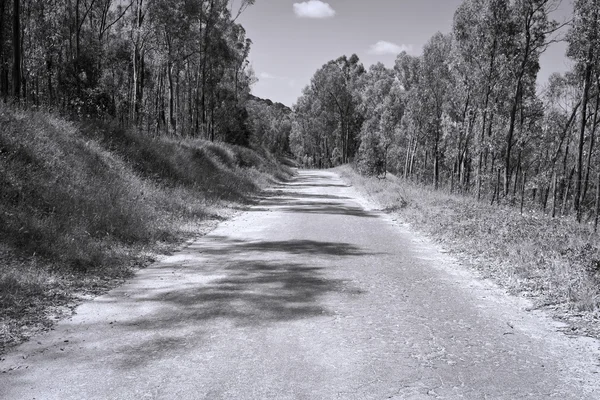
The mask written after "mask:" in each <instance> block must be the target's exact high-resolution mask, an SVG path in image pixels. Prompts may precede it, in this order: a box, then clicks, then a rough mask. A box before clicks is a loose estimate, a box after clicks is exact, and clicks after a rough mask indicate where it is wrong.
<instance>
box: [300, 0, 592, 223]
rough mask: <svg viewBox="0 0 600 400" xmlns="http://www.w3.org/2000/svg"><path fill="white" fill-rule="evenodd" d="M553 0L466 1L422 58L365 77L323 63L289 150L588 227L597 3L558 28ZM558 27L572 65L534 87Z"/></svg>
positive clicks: (349, 64)
mask: <svg viewBox="0 0 600 400" xmlns="http://www.w3.org/2000/svg"><path fill="white" fill-rule="evenodd" d="M558 4H559V1H558V0H517V1H507V0H465V1H463V3H462V4H461V6H460V7H459V8H458V10H457V11H456V13H455V16H454V24H453V29H452V32H451V33H449V34H442V33H437V34H435V35H434V36H433V37H432V38H431V39H430V40H429V42H428V43H427V44H426V45H425V46H424V49H423V53H422V55H420V56H412V55H409V54H407V53H405V52H403V53H401V54H399V55H398V57H397V59H396V63H395V66H394V67H393V68H386V67H385V66H384V65H383V64H377V65H373V66H371V67H370V68H369V69H368V70H367V69H365V68H364V67H363V66H362V64H361V63H360V61H359V59H358V57H357V56H355V55H353V56H351V57H350V58H346V57H341V58H339V59H337V60H335V61H330V62H329V63H327V64H325V65H324V66H323V67H322V68H320V69H319V70H318V71H317V72H316V73H315V75H314V76H313V78H312V80H311V83H310V85H309V86H307V87H306V88H305V89H304V92H303V95H302V96H301V97H300V98H299V99H298V102H297V104H296V105H295V107H294V112H295V119H294V121H293V124H292V132H291V136H290V147H291V150H292V151H293V152H294V154H295V155H296V157H297V158H298V159H299V160H302V161H303V162H304V164H305V165H307V166H314V167H328V166H336V165H340V164H344V163H347V162H349V161H354V162H355V163H356V165H357V167H358V168H359V170H360V171H361V172H362V173H364V174H366V175H379V176H383V175H385V172H386V171H391V172H393V173H396V174H397V175H399V176H403V177H404V178H406V179H408V180H411V181H413V182H421V183H427V184H431V185H433V186H434V188H436V189H437V188H444V189H447V190H448V191H450V192H452V193H466V194H470V195H472V196H474V197H476V198H477V199H479V200H482V201H484V200H485V201H487V202H489V203H496V204H513V205H523V206H524V207H526V208H529V209H539V210H544V211H545V212H546V213H547V214H548V215H552V216H567V215H571V216H573V217H574V218H575V219H576V220H578V221H580V222H594V221H595V220H597V215H598V206H599V205H600V201H599V199H600V196H598V194H599V193H600V182H599V181H598V180H599V179H600V168H599V166H600V151H599V150H598V138H597V135H598V133H597V130H598V129H597V128H598V124H599V121H600V112H599V105H600V58H599V54H600V53H599V52H598V49H600V46H599V44H600V42H599V41H600V36H599V33H600V18H599V11H598V10H600V3H599V2H598V0H577V1H575V2H574V9H573V19H572V20H571V21H567V22H566V23H559V22H557V21H554V20H552V18H551V14H552V12H553V11H554V10H555V9H556V7H557V6H558ZM563 28H564V29H563ZM561 29H562V30H561ZM565 30H568V32H567V34H566V35H565V38H564V40H566V41H567V43H568V51H567V56H568V57H569V58H570V59H571V60H572V61H573V62H574V67H573V70H572V71H570V72H568V73H566V74H564V75H560V74H554V75H553V76H552V77H551V78H550V80H549V82H547V83H545V85H544V86H543V89H542V90H538V87H537V83H538V82H537V75H538V71H539V69H540V66H539V60H540V56H541V54H542V53H543V52H544V51H545V50H546V49H547V47H548V46H550V45H551V44H552V43H554V42H555V41H557V40H560V39H561V37H560V36H559V33H560V32H563V31H565ZM597 178H598V179H597Z"/></svg>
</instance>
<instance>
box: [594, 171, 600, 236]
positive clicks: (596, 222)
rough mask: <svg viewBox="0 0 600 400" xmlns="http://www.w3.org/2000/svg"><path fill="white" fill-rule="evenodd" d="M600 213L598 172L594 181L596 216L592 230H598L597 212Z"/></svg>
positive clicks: (599, 177)
mask: <svg viewBox="0 0 600 400" xmlns="http://www.w3.org/2000/svg"><path fill="white" fill-rule="evenodd" d="M599 213H600V172H599V173H598V181H597V183H596V216H595V218H594V232H598V214H599Z"/></svg>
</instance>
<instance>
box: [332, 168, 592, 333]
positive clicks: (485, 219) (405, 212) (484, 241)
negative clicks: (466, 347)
mask: <svg viewBox="0 0 600 400" xmlns="http://www.w3.org/2000/svg"><path fill="white" fill-rule="evenodd" d="M338 171H339V172H340V173H341V174H342V176H343V177H344V178H345V179H346V180H348V181H350V182H352V183H353V184H354V185H356V186H357V187H358V188H359V189H360V190H362V191H363V192H364V193H366V194H368V195H369V196H370V197H371V198H373V199H374V200H375V201H376V202H377V203H378V204H379V205H380V206H381V208H382V209H384V210H386V211H388V212H394V213H397V214H398V215H399V217H400V218H401V219H402V220H403V221H405V222H408V223H410V225H411V226H412V227H413V228H415V229H416V230H418V231H421V232H423V233H426V234H427V235H430V236H432V237H434V238H435V239H437V240H439V241H441V242H442V244H443V245H444V247H446V248H447V249H449V250H451V251H453V252H454V253H455V254H457V255H458V256H459V258H461V259H462V260H463V261H466V262H468V263H469V264H470V265H471V266H473V267H474V268H476V269H477V270H478V271H479V272H480V273H481V275H483V276H484V277H488V278H491V279H493V280H495V281H496V282H498V283H500V284H501V285H502V286H504V287H506V288H508V289H509V290H510V291H511V292H513V293H519V294H521V295H523V296H526V297H530V298H532V300H533V301H534V304H536V306H538V307H546V308H549V309H552V310H553V311H554V312H555V313H556V315H557V316H558V317H560V318H562V319H565V320H568V321H569V322H570V323H571V326H572V327H573V328H574V330H577V331H580V333H583V334H589V335H593V336H596V337H600V241H599V238H598V235H596V234H594V233H593V232H592V231H591V229H590V228H589V227H587V226H581V225H579V224H577V223H574V222H573V221H572V220H570V219H561V218H556V219H552V218H550V217H548V216H546V215H543V214H541V213H537V212H533V213H532V212H528V213H523V215H521V214H520V212H519V211H518V210H516V209H514V208H510V207H497V206H490V205H489V204H486V203H483V202H477V201H476V200H475V199H473V198H470V197H465V196H459V195H450V194H448V193H444V192H441V191H434V190H432V189H430V188H426V187H422V186H418V185H414V184H411V183H409V182H404V181H403V180H402V179H399V178H396V177H394V176H392V175H388V178H387V179H385V180H378V179H376V178H366V177H362V176H360V175H358V174H357V173H355V172H354V171H353V170H352V169H351V168H350V167H349V166H344V167H340V168H339V169H338Z"/></svg>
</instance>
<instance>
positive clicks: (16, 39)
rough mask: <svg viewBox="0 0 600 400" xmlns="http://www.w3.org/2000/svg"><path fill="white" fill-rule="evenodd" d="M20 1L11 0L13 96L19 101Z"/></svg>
mask: <svg viewBox="0 0 600 400" xmlns="http://www.w3.org/2000/svg"><path fill="white" fill-rule="evenodd" d="M21 58H22V57H21V2H20V0H14V1H13V97H14V100H15V102H16V103H19V102H20V101H21Z"/></svg>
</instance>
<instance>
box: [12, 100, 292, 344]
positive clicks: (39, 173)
mask: <svg viewBox="0 0 600 400" xmlns="http://www.w3.org/2000/svg"><path fill="white" fill-rule="evenodd" d="M0 125H1V126H2V127H3V129H2V130H1V131H0V187H1V188H2V189H1V190H0V243H2V245H1V247H0V254H1V255H2V260H3V262H2V266H1V268H0V315H2V319H1V320H0V321H1V325H0V326H1V327H2V329H0V350H1V349H2V348H3V347H5V346H8V345H9V344H12V343H14V342H18V341H19V340H20V339H21V338H22V337H23V335H25V336H26V335H27V330H29V329H31V328H32V327H36V326H38V328H40V327H43V326H46V325H47V324H49V323H50V322H51V319H50V317H49V315H51V314H52V313H50V314H48V311H49V310H51V309H52V308H53V307H54V308H55V307H58V306H61V307H64V306H65V305H68V304H70V303H71V302H72V301H73V300H75V299H77V298H78V297H79V296H81V295H85V294H88V293H92V294H93V293H98V292H99V291H102V290H105V289H106V288H107V287H110V286H111V285H114V284H115V283H116V282H118V281H119V280H120V279H122V278H124V277H127V276H129V275H130V274H131V271H132V269H133V268H134V267H136V266H138V265H140V264H143V263H145V262H147V261H148V260H150V259H151V257H152V254H156V252H160V251H166V250H168V249H169V248H170V247H172V246H173V245H176V244H177V243H180V242H181V241H182V240H183V239H186V238H189V237H191V236H192V235H197V234H199V233H201V232H204V231H206V227H207V224H210V223H211V221H215V220H220V219H223V218H225V217H227V216H229V215H231V214H232V213H233V212H234V211H235V209H236V208H238V207H239V206H240V205H243V204H245V203H248V202H249V201H251V200H252V196H253V195H254V194H257V193H258V191H259V190H260V189H261V188H262V187H264V186H266V185H267V184H268V183H270V182H272V181H273V180H274V179H283V178H285V177H286V176H289V173H290V171H289V170H288V169H286V168H285V167H281V166H280V164H279V163H278V162H277V160H276V159H275V158H274V156H272V155H271V154H270V153H269V152H268V151H267V150H265V149H262V148H256V149H250V148H244V147H239V146H235V145H226V144H217V143H211V142H209V141H205V140H201V139H192V138H189V139H180V140H174V139H171V138H166V137H155V138H148V137H147V136H146V135H144V134H143V133H137V132H135V131H132V130H124V129H122V128H120V127H119V126H118V125H111V124H99V123H91V122H87V123H72V122H67V121H65V120H64V119H61V118H58V117H55V116H52V115H49V114H46V113H42V112H31V111H15V110H14V109H12V108H8V107H6V106H3V105H0ZM23 327H25V328H26V329H25V330H24V329H23Z"/></svg>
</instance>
